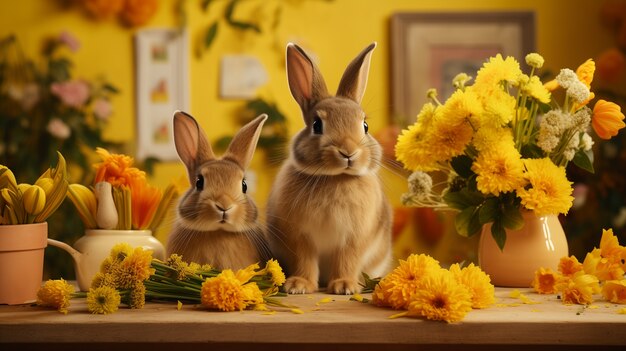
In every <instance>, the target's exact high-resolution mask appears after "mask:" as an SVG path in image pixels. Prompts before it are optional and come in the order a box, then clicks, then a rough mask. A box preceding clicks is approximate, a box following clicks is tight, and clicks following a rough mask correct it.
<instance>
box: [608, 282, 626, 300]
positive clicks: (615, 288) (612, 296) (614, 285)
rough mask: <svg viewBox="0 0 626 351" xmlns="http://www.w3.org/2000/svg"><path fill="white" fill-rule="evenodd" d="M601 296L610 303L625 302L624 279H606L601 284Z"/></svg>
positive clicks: (625, 286) (625, 289)
mask: <svg viewBox="0 0 626 351" xmlns="http://www.w3.org/2000/svg"><path fill="white" fill-rule="evenodd" d="M602 296H603V297H604V298H605V299H606V300H607V301H610V302H612V303H619V304H626V280H625V279H622V280H607V281H606V282H604V285H603V286H602Z"/></svg>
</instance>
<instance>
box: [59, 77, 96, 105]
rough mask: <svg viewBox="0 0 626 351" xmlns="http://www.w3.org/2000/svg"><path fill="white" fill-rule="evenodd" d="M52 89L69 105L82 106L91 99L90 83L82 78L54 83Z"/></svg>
mask: <svg viewBox="0 0 626 351" xmlns="http://www.w3.org/2000/svg"><path fill="white" fill-rule="evenodd" d="M50 91H51V92H52V94H54V95H56V96H57V97H59V98H60V99H61V101H62V102H63V103H64V104H65V105H67V106H69V107H74V108H80V107H82V106H83V105H84V104H85V102H87V99H89V85H88V84H87V83H86V82H85V81H82V80H68V81H65V82H60V83H53V84H52V85H51V86H50Z"/></svg>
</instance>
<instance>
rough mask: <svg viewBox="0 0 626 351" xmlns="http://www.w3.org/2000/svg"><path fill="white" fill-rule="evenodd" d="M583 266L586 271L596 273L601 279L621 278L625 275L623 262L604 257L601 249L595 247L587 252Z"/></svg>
mask: <svg viewBox="0 0 626 351" xmlns="http://www.w3.org/2000/svg"><path fill="white" fill-rule="evenodd" d="M583 267H584V270H585V273H588V274H593V275H595V276H596V277H598V279H599V280H600V281H605V280H620V279H622V278H623V276H624V269H623V268H622V265H621V262H620V261H617V262H616V261H612V260H609V259H608V258H606V257H602V253H601V250H600V249H593V250H591V252H588V253H587V255H586V256H585V260H584V261H583Z"/></svg>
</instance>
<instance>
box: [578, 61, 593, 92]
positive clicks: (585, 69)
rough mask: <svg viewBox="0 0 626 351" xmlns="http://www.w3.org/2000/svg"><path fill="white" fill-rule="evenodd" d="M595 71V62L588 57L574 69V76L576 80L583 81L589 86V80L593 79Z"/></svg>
mask: <svg viewBox="0 0 626 351" xmlns="http://www.w3.org/2000/svg"><path fill="white" fill-rule="evenodd" d="M595 71H596V63H595V62H593V60H592V59H588V60H587V61H585V63H583V64H582V65H580V66H578V68H577V69H576V76H578V80H580V81H581V82H583V84H585V86H587V88H591V82H592V81H593V74H594V73H595Z"/></svg>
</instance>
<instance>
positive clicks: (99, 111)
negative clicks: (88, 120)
mask: <svg viewBox="0 0 626 351" xmlns="http://www.w3.org/2000/svg"><path fill="white" fill-rule="evenodd" d="M112 112H113V106H111V103H110V102H109V101H107V100H106V99H103V98H99V99H97V100H96V101H95V102H94V104H93V113H94V114H95V115H96V117H98V118H99V119H102V120H106V119H107V117H109V116H110V115H111V113H112Z"/></svg>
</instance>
